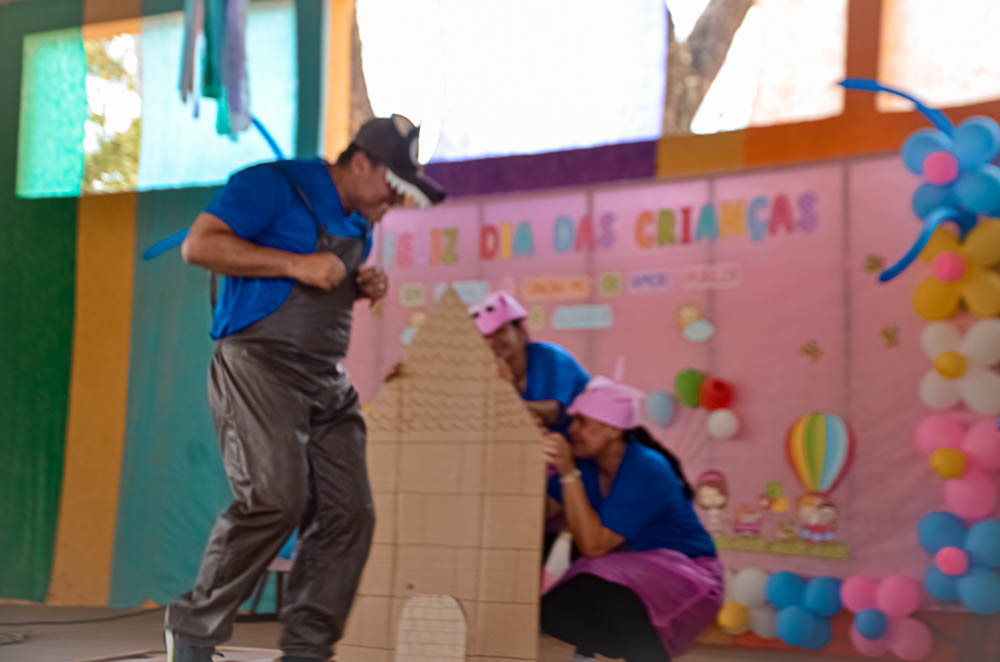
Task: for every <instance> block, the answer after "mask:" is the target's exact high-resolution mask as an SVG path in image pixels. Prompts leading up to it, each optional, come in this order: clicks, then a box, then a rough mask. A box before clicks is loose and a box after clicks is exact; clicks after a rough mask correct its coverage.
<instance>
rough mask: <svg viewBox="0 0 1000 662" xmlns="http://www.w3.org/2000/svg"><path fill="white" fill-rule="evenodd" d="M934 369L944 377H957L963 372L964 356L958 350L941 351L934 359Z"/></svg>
mask: <svg viewBox="0 0 1000 662" xmlns="http://www.w3.org/2000/svg"><path fill="white" fill-rule="evenodd" d="M934 369H935V370H937V372H938V374H939V375H941V376H942V377H944V378H945V379H958V378H959V377H961V376H962V375H964V374H965V357H964V356H962V355H961V354H959V353H958V352H942V353H941V354H938V355H937V358H936V359H934Z"/></svg>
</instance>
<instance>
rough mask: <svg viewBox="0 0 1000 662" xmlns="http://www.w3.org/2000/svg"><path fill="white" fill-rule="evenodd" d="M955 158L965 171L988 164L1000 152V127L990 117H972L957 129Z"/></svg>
mask: <svg viewBox="0 0 1000 662" xmlns="http://www.w3.org/2000/svg"><path fill="white" fill-rule="evenodd" d="M954 140H955V147H954V152H955V156H957V157H958V163H959V165H960V166H961V167H962V168H963V169H968V168H971V167H975V166H978V165H981V164H983V163H988V162H990V161H992V160H993V157H994V156H996V155H997V152H1000V126H997V123H996V122H994V121H993V120H992V119H991V118H989V117H970V118H969V119H967V120H965V121H964V122H962V123H961V124H960V125H958V127H957V128H956V129H955V135H954Z"/></svg>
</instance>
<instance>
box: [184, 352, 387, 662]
mask: <svg viewBox="0 0 1000 662" xmlns="http://www.w3.org/2000/svg"><path fill="white" fill-rule="evenodd" d="M298 368H299V366H294V365H291V366H290V365H289V361H288V359H287V357H283V358H281V359H278V358H276V357H275V354H274V353H272V352H267V351H259V350H257V351H254V350H253V347H250V348H249V349H248V347H247V346H245V345H241V344H239V343H224V342H221V343H219V345H218V347H217V349H216V352H215V355H214V356H213V358H212V365H211V371H210V379H209V405H210V407H211V411H212V418H213V421H214V423H215V427H216V430H217V432H218V434H219V439H220V442H221V445H222V458H223V463H224V465H225V470H226V475H227V476H228V477H229V484H230V487H231V488H232V491H233V496H234V501H233V503H232V505H230V506H229V508H227V509H226V510H225V511H224V512H223V513H222V514H221V515H220V516H219V518H218V520H217V521H216V523H215V527H214V528H213V529H212V533H211V536H210V537H209V540H208V545H207V547H206V548H205V553H204V556H203V557H202V561H201V567H200V569H199V571H198V578H197V581H196V583H195V587H194V589H193V590H191V591H190V592H188V593H186V594H184V595H183V596H181V597H180V598H179V599H178V600H177V601H176V602H174V603H173V604H171V605H170V606H169V608H168V609H167V614H166V627H167V629H169V630H171V631H173V632H176V633H178V634H180V635H181V636H183V637H185V638H186V639H188V640H190V641H191V642H192V643H194V644H196V645H199V646H217V645H219V644H221V643H223V642H224V641H226V640H227V639H228V638H229V637H230V635H231V634H232V623H233V619H234V617H235V615H236V611H237V609H238V607H239V605H240V604H242V603H243V602H244V601H245V600H246V599H247V598H248V597H249V596H250V594H251V593H252V591H253V589H254V586H255V585H256V583H257V582H258V580H259V579H260V577H261V575H262V574H263V573H264V571H265V570H266V568H267V566H268V564H269V563H270V562H271V561H272V560H273V559H274V557H275V556H276V555H277V553H278V551H279V550H280V549H281V547H282V545H283V544H284V542H285V541H286V540H287V539H288V536H289V535H290V534H291V533H292V531H293V530H294V529H295V528H296V527H298V528H299V541H298V550H297V553H296V557H295V562H294V564H293V566H292V571H291V575H290V577H289V580H288V587H287V591H286V594H285V595H286V603H285V605H284V607H283V609H282V611H281V614H280V616H281V621H282V623H283V626H284V628H283V632H282V635H281V649H282V650H283V651H284V653H285V654H286V655H294V656H301V657H311V658H318V659H321V660H326V659H327V658H328V657H329V656H330V654H331V647H332V645H333V644H334V643H335V642H336V641H337V640H338V639H339V638H340V637H341V635H342V634H343V629H344V622H345V620H346V619H347V615H348V612H349V610H350V607H351V603H352V602H353V600H354V595H355V593H356V591H357V587H358V582H359V580H360V577H361V571H362V569H363V568H364V564H365V560H366V559H367V556H368V551H369V549H370V547H371V539H372V533H373V530H374V525H375V510H374V505H373V503H372V497H371V489H370V487H369V484H368V472H367V467H366V464H365V424H364V419H363V418H362V417H361V408H360V403H359V401H358V396H357V393H356V392H355V391H354V389H353V387H351V386H350V384H348V383H347V382H346V378H345V379H344V380H343V383H342V384H330V383H329V381H327V383H325V384H322V385H318V384H317V383H316V382H314V381H313V380H311V379H308V377H307V376H308V375H309V370H308V368H309V366H301V368H302V369H301V370H299V369H298ZM190 494H191V495H192V497H194V496H195V495H196V494H197V486H194V485H193V486H191V491H190Z"/></svg>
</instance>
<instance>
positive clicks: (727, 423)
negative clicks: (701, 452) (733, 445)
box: [706, 409, 740, 439]
mask: <svg viewBox="0 0 1000 662" xmlns="http://www.w3.org/2000/svg"><path fill="white" fill-rule="evenodd" d="M706 426H707V427H708V433H709V434H710V435H712V436H713V437H715V438H716V439H732V438H733V437H735V436H736V433H737V432H739V431H740V419H739V418H737V417H736V413H735V412H733V410H732V409H716V410H715V411H713V412H712V413H711V414H709V415H708V421H707V422H706Z"/></svg>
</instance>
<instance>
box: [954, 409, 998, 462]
mask: <svg viewBox="0 0 1000 662" xmlns="http://www.w3.org/2000/svg"><path fill="white" fill-rule="evenodd" d="M962 450H963V451H965V453H966V454H967V455H968V456H969V457H970V458H972V460H973V462H974V463H975V465H976V466H977V467H980V468H982V469H985V470H986V471H1000V430H998V429H997V424H996V421H994V420H992V419H988V420H985V421H979V422H978V423H976V424H975V425H973V426H972V427H971V428H969V431H968V433H966V435H965V440H964V441H963V442H962Z"/></svg>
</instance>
